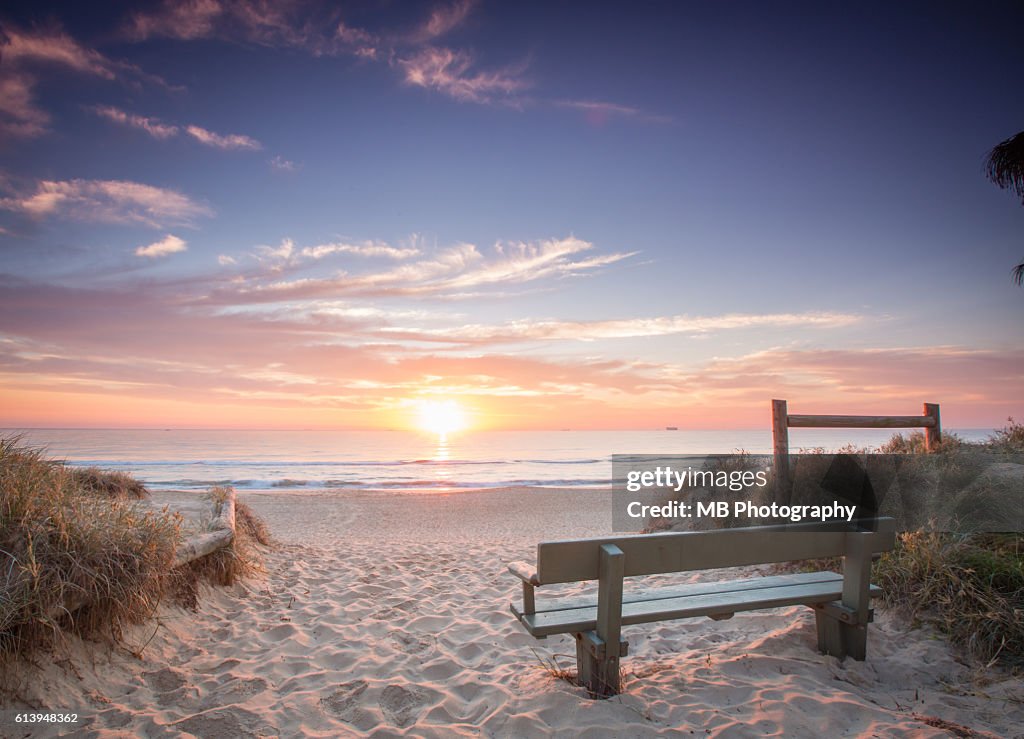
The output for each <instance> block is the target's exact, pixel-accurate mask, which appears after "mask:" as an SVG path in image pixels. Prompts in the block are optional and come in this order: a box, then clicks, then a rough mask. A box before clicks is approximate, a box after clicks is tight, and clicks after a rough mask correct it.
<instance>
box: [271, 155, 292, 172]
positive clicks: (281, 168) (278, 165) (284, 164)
mask: <svg viewBox="0 0 1024 739" xmlns="http://www.w3.org/2000/svg"><path fill="white" fill-rule="evenodd" d="M269 163H270V168H271V169H273V170H274V171H276V172H295V171H296V170H297V169H298V165H297V164H295V162H293V161H291V160H288V159H285V158H284V157H282V156H275V157H273V158H272V159H271V160H270V162H269Z"/></svg>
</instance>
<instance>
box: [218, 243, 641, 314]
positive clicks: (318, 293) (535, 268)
mask: <svg viewBox="0 0 1024 739" xmlns="http://www.w3.org/2000/svg"><path fill="white" fill-rule="evenodd" d="M333 246H337V245H333ZM343 246H353V245H343ZM374 246H375V245H373V244H372V243H371V244H370V246H369V249H370V250H372V249H373V248H374ZM593 248H594V245H593V244H592V243H590V242H587V241H583V240H582V239H578V238H576V237H573V236H570V237H567V238H564V239H546V240H541V241H537V242H530V243H526V242H510V243H504V242H499V243H498V244H496V245H495V247H494V250H493V255H491V256H489V257H487V256H485V255H484V254H482V253H481V252H480V251H479V250H478V249H477V247H476V246H475V245H473V244H457V245H455V246H451V247H448V248H445V249H441V250H440V251H437V252H435V253H434V254H432V255H430V256H429V257H425V258H422V259H418V260H414V261H408V262H406V263H404V264H401V265H399V266H397V267H394V268H392V269H389V270H384V271H381V272H369V273H363V274H349V273H348V272H343V273H340V274H337V275H335V276H333V277H328V278H324V277H293V278H290V279H280V275H281V272H282V270H283V269H284V267H285V266H288V267H289V268H291V269H292V270H294V269H295V268H296V267H298V266H301V257H303V252H302V251H301V250H298V249H296V248H295V244H294V242H293V241H292V240H291V239H285V240H283V241H282V242H281V244H280V245H279V246H277V247H270V246H263V247H259V249H257V254H256V256H257V258H259V259H261V260H262V261H264V262H267V264H268V266H269V267H270V270H269V272H266V273H261V274H258V275H251V276H249V277H247V278H244V279H243V280H242V281H241V282H239V283H238V284H233V285H231V286H230V287H225V288H221V289H219V290H215V291H214V292H213V293H212V294H211V295H210V296H209V297H208V300H209V301H212V302H218V303H224V302H226V303H232V302H237V303H238V304H245V303H261V302H278V301H284V300H298V299H304V298H318V297H332V296H333V297H337V296H341V295H440V296H444V297H447V298H458V297H468V296H469V295H471V293H470V292H469V291H471V290H474V289H477V288H480V287H484V286H492V285H499V284H506V285H512V284H523V283H529V282H534V281H537V280H541V279H544V278H549V277H565V276H570V275H584V274H588V273H591V272H593V271H594V270H596V269H597V268H599V267H603V266H606V265H609V264H614V263H615V262H619V261H621V260H623V259H626V258H628V257H630V256H633V255H634V254H635V253H636V252H617V253H613V254H604V255H597V256H593V257H589V258H582V259H580V258H577V257H576V255H577V254H579V253H581V252H584V251H588V250H591V249H593ZM316 249H317V247H312V248H311V251H310V253H309V254H308V255H305V256H306V257H308V258H315V257H316V255H317V253H316ZM341 251H343V250H333V251H331V252H330V253H338V252H341ZM363 251H364V252H365V251H367V247H366V245H364V246H363ZM348 253H358V251H355V252H353V251H351V250H349V251H348ZM393 254H394V255H396V256H404V252H402V251H401V250H396V251H395V252H393ZM366 255H368V254H365V253H364V254H363V256H366ZM325 256H328V254H327V251H326V250H325V252H324V253H321V254H319V257H320V258H323V257H325ZM379 256H387V254H379ZM268 278H269V279H268Z"/></svg>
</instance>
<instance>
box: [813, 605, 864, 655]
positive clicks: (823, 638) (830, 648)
mask: <svg viewBox="0 0 1024 739" xmlns="http://www.w3.org/2000/svg"><path fill="white" fill-rule="evenodd" d="M823 605H824V604H823ZM829 610H830V609H828V608H826V607H817V608H815V609H814V621H815V625H816V626H817V628H818V651H819V652H822V653H823V654H830V655H832V656H833V657H838V658H839V659H843V658H844V657H853V658H854V659H855V660H858V661H860V662H863V661H864V660H865V659H867V652H868V627H867V624H857V623H844V622H843V621H841V620H840V619H839V618H837V617H836V616H835V615H834V614H832V613H830V612H829Z"/></svg>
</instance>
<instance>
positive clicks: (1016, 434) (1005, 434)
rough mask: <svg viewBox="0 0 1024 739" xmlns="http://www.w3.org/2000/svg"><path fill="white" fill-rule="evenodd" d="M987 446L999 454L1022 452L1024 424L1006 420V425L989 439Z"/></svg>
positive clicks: (1010, 419) (1011, 418) (1023, 446)
mask: <svg viewBox="0 0 1024 739" xmlns="http://www.w3.org/2000/svg"><path fill="white" fill-rule="evenodd" d="M988 446H989V447H991V448H992V449H994V450H996V451H1000V452H1024V423H1020V422H1018V421H1014V420H1013V416H1011V417H1010V418H1007V419H1006V425H1005V426H1003V428H1001V429H999V430H998V431H996V432H995V433H993V434H992V436H990V437H989V440H988Z"/></svg>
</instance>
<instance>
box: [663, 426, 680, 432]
mask: <svg viewBox="0 0 1024 739" xmlns="http://www.w3.org/2000/svg"><path fill="white" fill-rule="evenodd" d="M665 430H666V431H678V430H679V427H678V426H666V427H665Z"/></svg>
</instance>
